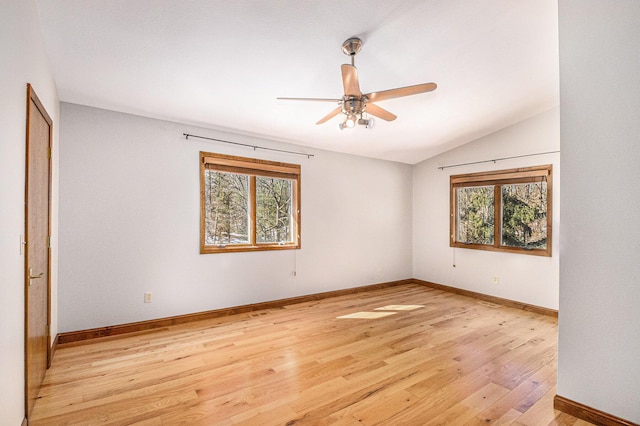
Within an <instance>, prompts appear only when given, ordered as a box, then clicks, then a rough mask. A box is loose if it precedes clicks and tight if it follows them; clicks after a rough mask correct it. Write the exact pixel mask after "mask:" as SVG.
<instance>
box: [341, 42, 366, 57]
mask: <svg viewBox="0 0 640 426" xmlns="http://www.w3.org/2000/svg"><path fill="white" fill-rule="evenodd" d="M360 49H362V40H360V39H359V38H358V37H351V38H349V39H347V40H345V41H344V43H342V52H343V53H344V54H345V55H347V56H351V57H352V58H353V57H354V56H356V55H357V54H358V52H360Z"/></svg>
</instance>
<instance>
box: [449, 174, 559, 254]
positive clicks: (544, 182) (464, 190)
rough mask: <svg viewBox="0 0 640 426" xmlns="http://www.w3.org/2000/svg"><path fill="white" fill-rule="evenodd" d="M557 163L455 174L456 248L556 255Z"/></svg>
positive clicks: (453, 226)
mask: <svg viewBox="0 0 640 426" xmlns="http://www.w3.org/2000/svg"><path fill="white" fill-rule="evenodd" d="M551 183H552V166H551V165H544V166H535V167H527V168H521V169H509V170H498V171H491V172H484V173H469V174H463V175H452V176H451V177H450V194H451V195H450V197H451V208H450V228H451V232H450V246H451V247H461V248H470V249H478V250H493V251H504V252H511V253H523V254H531V255H537V256H551V218H552V214H551V199H552V197H551V195H552V192H551Z"/></svg>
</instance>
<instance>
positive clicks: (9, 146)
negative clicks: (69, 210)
mask: <svg viewBox="0 0 640 426" xmlns="http://www.w3.org/2000/svg"><path fill="white" fill-rule="evenodd" d="M0 62H1V63H2V65H1V66H0V117H1V118H0V342H2V343H1V344H0V425H19V424H20V423H21V422H22V419H23V418H24V257H23V255H22V254H21V253H20V235H23V234H24V190H25V187H24V185H25V180H24V178H25V149H26V145H25V123H26V96H27V83H31V84H32V85H33V87H34V89H35V91H36V93H37V94H38V97H39V98H40V100H41V101H42V103H43V104H44V107H45V108H46V109H47V112H48V113H49V115H50V116H51V118H52V119H53V121H54V132H56V135H54V170H53V171H54V194H53V197H54V218H53V219H54V225H53V228H54V229H53V246H54V249H53V256H54V259H53V265H52V273H51V279H52V286H53V290H54V300H53V310H54V312H53V315H52V316H53V320H54V323H53V333H54V335H55V333H56V330H57V323H56V317H57V315H56V298H55V289H56V286H57V266H56V261H57V251H56V247H55V246H56V234H57V223H56V221H57V214H56V212H55V209H56V206H57V200H56V198H57V183H56V180H57V171H58V169H57V125H58V97H57V93H56V87H55V84H54V82H53V79H52V77H51V72H50V68H49V63H48V59H47V57H46V55H45V53H44V47H43V40H42V35H41V33H40V26H39V22H38V14H37V11H36V7H35V3H34V2H33V1H31V0H25V1H11V0H0Z"/></svg>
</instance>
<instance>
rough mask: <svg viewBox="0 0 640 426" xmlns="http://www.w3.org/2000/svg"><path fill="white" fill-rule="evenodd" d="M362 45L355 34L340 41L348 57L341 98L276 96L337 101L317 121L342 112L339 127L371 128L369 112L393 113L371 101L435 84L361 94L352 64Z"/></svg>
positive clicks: (424, 89) (380, 115) (385, 117)
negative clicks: (334, 106)
mask: <svg viewBox="0 0 640 426" xmlns="http://www.w3.org/2000/svg"><path fill="white" fill-rule="evenodd" d="M360 49H362V40H360V39H359V38H357V37H352V38H349V39H347V40H346V41H345V42H344V43H342V52H344V54H345V55H347V56H350V57H351V65H349V64H342V66H341V69H342V86H343V87H344V95H343V96H342V98H340V99H325V98H278V99H279V100H287V101H313V102H337V103H338V107H337V108H336V109H334V110H333V111H331V112H330V113H329V114H327V115H325V116H324V117H322V118H321V119H320V120H319V121H318V122H317V123H316V124H323V123H325V122H327V121H329V120H330V119H332V118H333V117H335V116H336V115H338V114H340V113H342V114H343V115H344V121H342V122H341V123H340V124H339V125H338V126H339V127H340V130H342V129H344V128H345V127H347V128H351V127H355V125H356V124H359V125H362V126H365V127H367V128H370V127H371V125H372V124H373V119H372V118H369V115H372V116H374V117H378V118H381V119H383V120H386V121H393V120H395V119H396V118H397V116H396V115H394V114H392V113H390V112H389V111H387V110H385V109H383V108H380V107H379V106H378V105H376V104H375V103H374V102H379V101H384V100H387V99H393V98H400V97H402V96H410V95H416V94H418V93H425V92H431V91H432V90H435V89H436V87H438V86H437V85H436V84H435V83H423V84H416V85H414V86H406V87H399V88H396V89H389V90H383V91H381V92H371V93H366V94H363V93H362V92H361V91H360V83H359V82H358V70H357V68H356V67H355V65H354V59H355V56H356V55H357V54H358V52H360Z"/></svg>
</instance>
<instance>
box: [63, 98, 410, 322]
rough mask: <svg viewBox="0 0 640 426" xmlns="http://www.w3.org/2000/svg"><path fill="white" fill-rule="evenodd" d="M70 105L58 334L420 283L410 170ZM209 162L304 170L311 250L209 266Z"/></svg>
mask: <svg viewBox="0 0 640 426" xmlns="http://www.w3.org/2000/svg"><path fill="white" fill-rule="evenodd" d="M61 105H62V106H61V121H62V124H61V140H62V144H61V145H62V146H61V151H60V169H61V174H60V229H61V231H60V289H59V297H60V301H59V304H60V314H59V320H60V331H61V332H64V331H74V330H82V329H87V328H92V327H102V326H107V325H114V324H121V323H128V322H133V321H141V320H147V319H152V318H161V317H166V316H173V315H180V314H186V313H192V312H200V311H206V310H211V309H217V308H224V307H231V306H237V305H245V304H249V303H255V302H261V301H267V300H274V299H281V298H287V297H293V296H299V295H305V294H311V293H318V292H324V291H330V290H336V289H343V288H349V287H356V286H363V285H368V284H375V283H380V282H387V281H393V280H398V279H405V278H409V277H410V276H411V202H412V200H411V197H412V192H411V166H409V165H406V164H399V163H391V162H386V161H380V160H372V159H367V158H362V157H355V156H350V155H344V154H336V153H331V152H328V151H318V150H311V149H305V148H301V147H296V146H286V145H283V144H277V143H275V142H269V141H264V140H262V141H261V140H249V139H248V138H247V137H242V136H238V135H236V136H234V135H225V134H222V133H219V132H214V131H212V130H206V129H198V128H193V127H190V126H187V125H180V124H177V123H170V122H165V121H159V120H153V119H149V118H143V117H139V116H133V115H127V114H122V113H116V112H111V111H106V110H100V109H95V108H90V107H85V106H79V105H74V104H67V103H62V104H61ZM184 132H187V133H192V134H200V135H204V136H209V137H217V138H222V139H227V140H232V141H236V142H242V143H246V142H250V143H255V144H257V145H262V146H271V147H277V148H285V149H287V148H288V149H291V150H294V151H301V150H305V151H307V152H309V153H313V154H315V157H314V158H311V159H307V158H306V157H299V156H295V155H290V154H282V153H275V152H270V151H260V150H258V151H255V152H254V151H253V150H252V149H251V148H244V147H234V146H231V145H226V144H221V143H212V142H207V141H199V140H197V139H193V138H191V139H190V140H189V141H186V140H185V138H184V137H183V136H182V134H183V133H184ZM200 151H210V152H219V153H224V154H231V155H240V156H246V157H254V158H261V159H266V160H275V161H283V162H289V163H297V164H301V166H302V178H301V179H302V249H301V250H285V251H269V252H255V253H223V254H207V255H201V254H199V191H200V189H199V167H198V161H199V157H198V155H199V152H200ZM294 270H296V272H297V275H296V276H295V277H294V276H293V274H292V273H293V271H294ZM147 291H150V292H152V293H153V303H151V304H144V303H143V293H144V292H147Z"/></svg>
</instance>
